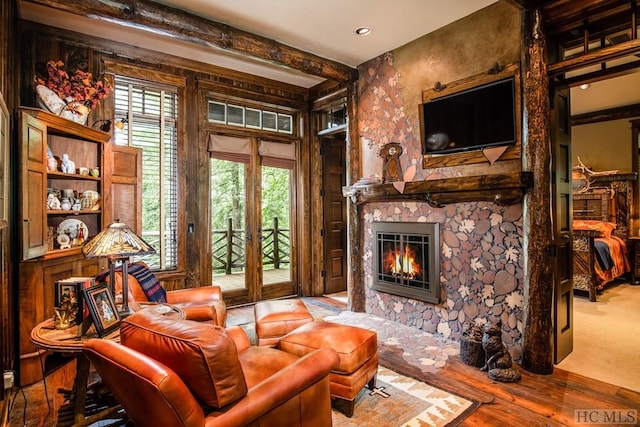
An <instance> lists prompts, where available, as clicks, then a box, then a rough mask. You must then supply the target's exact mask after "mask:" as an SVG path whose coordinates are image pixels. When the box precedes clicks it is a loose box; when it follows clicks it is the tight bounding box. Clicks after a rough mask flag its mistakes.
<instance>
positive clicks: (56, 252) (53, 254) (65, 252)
mask: <svg viewBox="0 0 640 427" xmlns="http://www.w3.org/2000/svg"><path fill="white" fill-rule="evenodd" d="M81 250H82V246H74V247H71V248H69V249H53V250H51V251H48V252H47V253H46V254H44V255H43V256H41V257H40V258H38V260H39V261H45V260H48V259H56V258H63V257H68V256H70V255H79V254H80V253H81Z"/></svg>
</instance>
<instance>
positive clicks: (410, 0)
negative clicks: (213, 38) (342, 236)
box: [19, 0, 497, 87]
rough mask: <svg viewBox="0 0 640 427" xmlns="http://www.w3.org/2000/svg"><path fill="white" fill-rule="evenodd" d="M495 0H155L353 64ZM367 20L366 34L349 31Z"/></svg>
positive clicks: (109, 30) (221, 55)
mask: <svg viewBox="0 0 640 427" xmlns="http://www.w3.org/2000/svg"><path fill="white" fill-rule="evenodd" d="M496 1H497V0H454V1H451V0H395V1H393V2H392V1H388V0H320V1H318V0H232V1H229V0H159V1H156V2H157V3H161V4H164V5H167V6H170V7H175V8H179V9H183V10H186V11H188V12H191V13H193V14H196V15H199V16H202V17H205V18H208V19H211V20H213V21H217V22H223V23H225V24H228V25H230V26H232V27H236V28H239V29H241V30H245V31H248V32H250V33H253V34H257V35H261V36H264V37H267V38H270V39H273V40H276V41H278V42H280V43H283V44H286V45H289V46H292V47H295V48H298V49H301V50H304V51H307V52H311V53H313V54H316V55H318V56H321V57H323V58H327V59H331V60H334V61H337V62H340V63H343V64H346V65H349V66H352V67H356V66H358V65H360V64H362V63H363V62H365V61H367V60H369V59H372V58H375V57H376V56H378V55H380V54H382V53H384V52H387V51H389V50H392V49H394V48H397V47H400V46H402V45H404V44H406V43H408V42H410V41H412V40H415V39H417V38H419V37H421V36H423V35H425V34H428V33H430V32H432V31H435V30H437V29H438V28H440V27H443V26H445V25H447V24H449V23H451V22H453V21H456V20H458V19H460V18H463V17H464V16H467V15H469V14H471V13H473V12H475V11H477V10H479V9H482V8H484V7H486V6H488V5H490V4H492V3H495V2H496ZM19 5H20V14H21V17H22V18H24V19H27V20H30V21H34V22H38V23H42V24H46V25H50V26H53V27H58V28H64V29H68V30H71V31H75V32H79V33H83V34H91V35H94V36H97V37H102V38H106V39H109V40H114V41H118V42H123V43H128V44H133V45H134V46H139V47H143V48H147V49H151V50H154V51H158V52H165V53H169V54H173V55H176V56H180V57H184V58H188V59H194V60H198V61H201V62H205V63H209V64H214V65H217V66H221V67H225V68H230V69H234V70H239V71H245V72H248V73H251V74H254V75H258V76H262V77H268V78H272V79H275V80H279V81H285V82H288V83H293V84H296V85H299V86H303V87H311V86H313V85H315V84H317V83H319V82H320V81H322V79H321V78H318V77H315V76H308V75H303V74H301V73H299V72H292V71H290V70H285V69H283V68H282V67H273V66H271V65H269V64H266V63H265V62H259V61H255V60H248V59H246V58H242V57H240V56H238V55H235V54H229V53H225V52H222V51H221V50H219V49H215V48H207V47H205V46H200V45H196V44H191V43H186V42H180V41H176V40H174V39H170V38H168V37H163V36H161V35H158V34H154V33H150V32H143V31H141V30H134V29H131V28H128V27H125V26H123V25H118V24H116V23H112V22H106V21H100V25H96V21H95V20H94V19H90V18H85V17H78V16H77V15H72V14H69V13H65V12H60V11H57V10H52V9H49V8H47V7H45V6H39V5H35V4H33V3H29V2H25V1H20V2H19ZM363 26H367V27H370V28H371V29H372V31H371V33H370V34H369V35H366V36H357V35H356V34H355V33H354V30H355V29H356V28H358V27H363Z"/></svg>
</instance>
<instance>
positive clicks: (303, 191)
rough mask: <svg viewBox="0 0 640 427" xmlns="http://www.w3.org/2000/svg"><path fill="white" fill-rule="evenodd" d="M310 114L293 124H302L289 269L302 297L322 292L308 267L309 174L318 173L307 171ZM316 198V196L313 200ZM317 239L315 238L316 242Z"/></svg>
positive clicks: (309, 225) (310, 250)
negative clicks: (294, 251) (294, 244)
mask: <svg viewBox="0 0 640 427" xmlns="http://www.w3.org/2000/svg"><path fill="white" fill-rule="evenodd" d="M309 121H310V114H309V113H308V112H307V110H306V109H305V110H304V111H301V112H300V116H299V122H298V123H295V125H297V126H298V127H299V126H300V125H299V123H300V122H301V123H303V124H304V130H303V137H302V138H300V141H299V143H298V166H297V168H296V169H295V171H296V174H297V176H296V178H295V180H296V188H295V191H294V192H293V197H294V198H295V200H294V203H295V205H294V212H295V219H294V221H293V224H292V225H293V226H294V227H292V230H291V233H295V235H294V236H292V239H291V241H292V242H296V244H297V248H296V247H294V248H292V249H294V250H296V254H295V256H296V258H295V260H294V259H292V260H291V261H292V262H291V264H290V265H291V268H292V271H291V273H292V276H291V277H292V279H293V280H294V283H297V285H298V288H297V291H298V293H299V294H301V295H303V296H318V295H322V289H321V288H320V289H319V287H318V285H319V284H320V286H321V285H322V281H321V280H315V281H314V280H313V275H312V272H311V265H312V261H313V260H312V258H313V256H312V253H313V252H312V251H313V247H312V245H311V242H313V240H316V239H314V238H313V234H312V222H313V221H312V220H311V218H312V209H313V207H312V204H311V200H312V199H313V198H314V197H313V196H314V195H313V193H312V192H311V182H310V181H311V179H310V177H311V171H313V173H314V174H315V173H318V172H319V171H317V170H315V169H311V151H312V150H313V147H312V146H311V141H312V140H313V138H312V135H311V126H310V124H309ZM318 196H319V195H318V194H317V193H316V197H318ZM318 240H319V239H318Z"/></svg>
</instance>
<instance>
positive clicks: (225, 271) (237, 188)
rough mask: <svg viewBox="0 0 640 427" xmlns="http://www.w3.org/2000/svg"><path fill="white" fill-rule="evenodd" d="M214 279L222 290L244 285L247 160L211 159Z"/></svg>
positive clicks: (244, 286)
mask: <svg viewBox="0 0 640 427" xmlns="http://www.w3.org/2000/svg"><path fill="white" fill-rule="evenodd" d="M210 170H211V177H210V180H211V181H210V182H211V199H210V200H211V246H212V247H211V253H212V260H211V262H212V270H213V283H215V284H216V285H219V286H221V287H222V291H223V292H228V291H234V290H240V289H246V288H247V286H246V279H245V272H246V268H247V265H246V264H247V262H246V248H245V238H246V235H245V233H246V231H245V230H246V229H247V228H246V182H247V179H246V178H247V177H246V170H247V167H246V164H245V163H243V162H239V161H232V160H221V159H216V158H212V159H211V168H210Z"/></svg>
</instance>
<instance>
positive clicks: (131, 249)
mask: <svg viewBox="0 0 640 427" xmlns="http://www.w3.org/2000/svg"><path fill="white" fill-rule="evenodd" d="M82 253H83V254H84V256H85V257H87V258H96V257H112V258H118V257H128V256H133V255H147V254H154V253H156V250H155V249H153V248H152V247H151V245H149V244H148V243H147V242H145V241H144V240H143V239H142V238H141V237H139V236H138V235H137V234H136V233H134V232H133V231H132V230H131V229H130V228H129V226H128V225H126V224H123V223H121V222H119V221H118V220H116V222H114V223H112V224H111V225H109V226H108V227H107V228H105V229H104V230H102V231H101V232H100V233H98V234H97V235H96V237H94V238H93V239H91V240H90V241H89V242H87V244H85V245H84V246H83V247H82Z"/></svg>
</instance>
